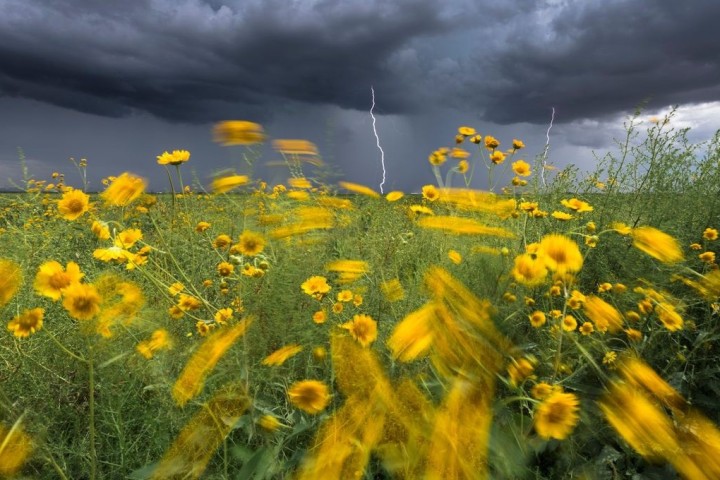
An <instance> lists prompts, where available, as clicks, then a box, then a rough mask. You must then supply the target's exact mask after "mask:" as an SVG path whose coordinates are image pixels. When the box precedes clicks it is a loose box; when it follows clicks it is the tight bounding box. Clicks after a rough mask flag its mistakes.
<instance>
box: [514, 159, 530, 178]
mask: <svg viewBox="0 0 720 480" xmlns="http://www.w3.org/2000/svg"><path fill="white" fill-rule="evenodd" d="M512 169H513V172H515V175H518V176H520V177H529V176H530V173H531V171H530V164H529V163H527V162H526V161H525V160H518V161H517V162H513V163H512Z"/></svg>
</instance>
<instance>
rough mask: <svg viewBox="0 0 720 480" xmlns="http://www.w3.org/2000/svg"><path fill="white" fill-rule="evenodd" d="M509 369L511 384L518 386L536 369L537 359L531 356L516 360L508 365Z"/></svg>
mask: <svg viewBox="0 0 720 480" xmlns="http://www.w3.org/2000/svg"><path fill="white" fill-rule="evenodd" d="M507 370H508V376H509V377H510V385H512V386H513V387H517V386H518V385H520V384H521V383H522V382H523V381H525V379H526V378H528V377H529V376H530V375H532V373H533V372H534V371H535V361H534V359H529V358H521V359H519V360H514V361H512V362H511V363H510V364H509V365H508V369H507Z"/></svg>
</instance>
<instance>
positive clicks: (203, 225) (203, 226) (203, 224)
mask: <svg viewBox="0 0 720 480" xmlns="http://www.w3.org/2000/svg"><path fill="white" fill-rule="evenodd" d="M211 226H212V225H211V224H210V223H208V222H198V224H197V225H195V231H196V232H197V233H202V232H204V231H206V230H207V229H208V228H210V227H211Z"/></svg>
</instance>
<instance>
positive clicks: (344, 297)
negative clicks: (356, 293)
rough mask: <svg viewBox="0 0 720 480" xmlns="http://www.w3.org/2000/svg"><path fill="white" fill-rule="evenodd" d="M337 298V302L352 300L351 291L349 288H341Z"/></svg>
mask: <svg viewBox="0 0 720 480" xmlns="http://www.w3.org/2000/svg"><path fill="white" fill-rule="evenodd" d="M337 299H338V302H352V299H353V293H352V291H351V290H343V291H341V292H340V293H338V296H337Z"/></svg>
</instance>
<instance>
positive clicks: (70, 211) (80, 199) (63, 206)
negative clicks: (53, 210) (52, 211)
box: [57, 190, 90, 221]
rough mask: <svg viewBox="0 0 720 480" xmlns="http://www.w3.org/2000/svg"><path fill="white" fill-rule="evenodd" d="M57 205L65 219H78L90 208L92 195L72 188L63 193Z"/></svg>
mask: <svg viewBox="0 0 720 480" xmlns="http://www.w3.org/2000/svg"><path fill="white" fill-rule="evenodd" d="M57 207H58V212H60V215H61V216H62V217H63V218H64V219H65V220H71V221H72V220H77V219H78V218H79V217H81V216H82V215H83V214H84V213H85V212H87V211H88V209H89V208H90V196H89V195H87V194H85V192H83V191H82V190H70V191H67V192H65V193H63V196H62V198H61V199H60V200H58V204H57Z"/></svg>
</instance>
